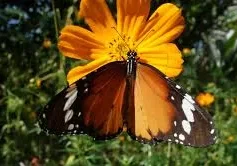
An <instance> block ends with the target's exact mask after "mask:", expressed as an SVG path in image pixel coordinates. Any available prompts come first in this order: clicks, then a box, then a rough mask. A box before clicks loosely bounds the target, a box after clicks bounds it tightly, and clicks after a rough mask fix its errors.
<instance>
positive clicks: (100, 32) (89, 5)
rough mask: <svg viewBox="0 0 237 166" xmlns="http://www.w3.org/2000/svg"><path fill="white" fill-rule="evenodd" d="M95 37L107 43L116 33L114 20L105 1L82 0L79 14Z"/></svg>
mask: <svg viewBox="0 0 237 166" xmlns="http://www.w3.org/2000/svg"><path fill="white" fill-rule="evenodd" d="M79 15H80V16H81V17H83V18H85V21H86V23H87V24H88V25H89V26H90V28H91V30H92V31H93V32H94V33H95V34H96V36H98V37H100V38H101V39H103V40H104V41H105V42H108V41H109V40H110V39H111V36H113V35H114V34H115V33H116V32H115V30H114V29H113V28H112V27H116V23H115V20H114V19H113V16H112V14H111V12H110V10H109V8H108V5H107V4H106V2H105V0H82V1H81V3H80V14H79Z"/></svg>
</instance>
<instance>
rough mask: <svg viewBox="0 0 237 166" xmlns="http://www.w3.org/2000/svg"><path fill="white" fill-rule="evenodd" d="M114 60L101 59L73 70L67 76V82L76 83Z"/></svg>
mask: <svg viewBox="0 0 237 166" xmlns="http://www.w3.org/2000/svg"><path fill="white" fill-rule="evenodd" d="M111 61H112V59H111V58H109V57H108V56H104V57H101V58H99V59H97V60H94V61H92V62H90V63H88V64H86V65H84V66H78V67H75V68H73V69H71V70H70V71H69V72H68V75H67V81H68V83H69V85H70V84H72V83H74V82H75V81H77V80H79V79H80V78H82V77H84V76H86V75H87V74H89V73H91V72H92V71H95V70H96V69H98V68H100V67H101V66H104V65H106V64H107V63H109V62H111Z"/></svg>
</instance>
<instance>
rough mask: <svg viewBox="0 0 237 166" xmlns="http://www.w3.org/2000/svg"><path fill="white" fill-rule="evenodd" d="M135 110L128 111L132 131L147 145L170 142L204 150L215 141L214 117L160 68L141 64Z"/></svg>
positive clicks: (135, 90)
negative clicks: (163, 141) (148, 143)
mask: <svg viewBox="0 0 237 166" xmlns="http://www.w3.org/2000/svg"><path fill="white" fill-rule="evenodd" d="M134 96H135V97H134V107H135V109H134V110H132V109H131V110H129V111H128V117H127V122H128V124H127V125H128V132H129V134H130V135H131V136H132V137H133V138H135V139H137V140H140V141H143V142H156V141H162V140H165V141H170V142H175V143H180V144H184V145H189V146H195V147H203V146H207V145H210V144H213V143H214V142H215V139H216V136H215V130H214V126H213V122H212V119H211V116H210V115H209V114H208V113H207V112H205V111H204V110H202V109H201V108H200V106H199V105H198V104H197V103H196V102H195V101H194V100H193V99H192V98H191V97H190V96H189V95H188V94H187V93H186V92H185V90H183V88H181V86H179V85H177V84H175V83H174V82H173V81H172V80H170V79H169V78H168V77H166V76H165V75H164V74H162V73H161V72H160V71H159V70H157V69H156V68H154V67H152V66H150V65H147V64H142V63H138V64H137V72H136V80H135V88H134Z"/></svg>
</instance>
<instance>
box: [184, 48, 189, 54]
mask: <svg viewBox="0 0 237 166" xmlns="http://www.w3.org/2000/svg"><path fill="white" fill-rule="evenodd" d="M190 53H191V49H190V48H184V49H183V54H184V55H188V54H190Z"/></svg>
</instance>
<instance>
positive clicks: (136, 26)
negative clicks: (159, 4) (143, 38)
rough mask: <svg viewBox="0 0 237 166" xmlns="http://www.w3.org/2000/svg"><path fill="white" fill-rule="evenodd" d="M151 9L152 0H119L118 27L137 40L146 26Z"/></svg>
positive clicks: (123, 32)
mask: <svg viewBox="0 0 237 166" xmlns="http://www.w3.org/2000/svg"><path fill="white" fill-rule="evenodd" d="M149 10H150V0H117V24H118V25H117V29H118V31H119V32H120V33H122V34H129V36H131V37H132V38H133V39H135V40H136V38H137V36H138V33H140V31H141V29H143V28H144V26H145V23H146V20H147V17H148V14H149Z"/></svg>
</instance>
